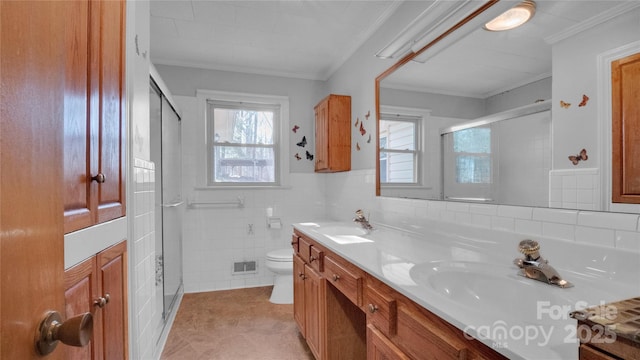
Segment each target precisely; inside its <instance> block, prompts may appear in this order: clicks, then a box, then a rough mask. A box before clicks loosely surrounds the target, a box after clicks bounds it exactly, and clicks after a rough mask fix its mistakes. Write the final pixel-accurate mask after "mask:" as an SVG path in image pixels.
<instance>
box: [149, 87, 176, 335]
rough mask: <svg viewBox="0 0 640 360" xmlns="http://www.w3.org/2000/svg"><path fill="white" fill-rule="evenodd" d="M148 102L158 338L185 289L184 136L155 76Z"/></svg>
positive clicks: (174, 112) (173, 110)
mask: <svg viewBox="0 0 640 360" xmlns="http://www.w3.org/2000/svg"><path fill="white" fill-rule="evenodd" d="M149 105H150V118H151V122H150V127H151V128H150V133H151V154H150V156H151V161H153V162H154V163H155V189H156V191H155V204H156V206H155V239H156V242H155V249H156V252H155V253H156V258H155V261H156V284H155V285H156V288H155V291H156V309H157V310H162V313H161V318H160V319H158V320H157V321H158V332H157V333H158V339H159V338H160V337H161V336H162V333H163V329H164V326H165V324H166V322H167V320H168V319H169V316H170V315H171V313H172V311H175V309H174V305H175V303H176V300H177V299H178V296H179V294H180V293H181V292H182V213H183V211H184V201H183V199H182V142H181V137H182V136H181V119H180V116H179V115H178V114H177V112H176V111H175V109H174V107H173V106H172V104H171V103H170V102H169V100H168V99H167V96H166V95H165V94H164V93H163V92H162V90H161V89H160V87H159V86H158V85H157V83H156V82H155V81H154V79H153V77H152V78H151V81H150V90H149ZM158 312H159V311H158Z"/></svg>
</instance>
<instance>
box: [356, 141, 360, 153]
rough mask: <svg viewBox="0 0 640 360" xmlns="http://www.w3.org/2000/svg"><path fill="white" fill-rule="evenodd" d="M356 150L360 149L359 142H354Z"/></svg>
mask: <svg viewBox="0 0 640 360" xmlns="http://www.w3.org/2000/svg"><path fill="white" fill-rule="evenodd" d="M356 150H358V151H360V143H357V142H356Z"/></svg>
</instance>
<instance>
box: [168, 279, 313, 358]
mask: <svg viewBox="0 0 640 360" xmlns="http://www.w3.org/2000/svg"><path fill="white" fill-rule="evenodd" d="M270 294H271V286H267V287H258V288H248V289H238V290H225V291H213V292H204V293H191V294H185V295H184V298H183V299H182V303H181V304H180V308H179V309H178V312H177V314H176V319H175V321H174V323H173V327H172V328H171V332H170V333H169V337H168V339H167V343H166V345H165V347H164V350H163V352H162V356H161V359H162V360H178V359H180V360H182V359H194V360H195V359H202V360H205V359H207V360H214V359H215V360H236V359H237V360H240V359H243V360H312V359H313V355H312V354H311V352H310V351H309V348H308V347H307V344H306V343H305V340H304V339H303V338H302V337H301V336H300V333H299V332H298V329H297V327H296V323H295V320H294V319H293V305H276V304H272V303H270V302H269V296H270Z"/></svg>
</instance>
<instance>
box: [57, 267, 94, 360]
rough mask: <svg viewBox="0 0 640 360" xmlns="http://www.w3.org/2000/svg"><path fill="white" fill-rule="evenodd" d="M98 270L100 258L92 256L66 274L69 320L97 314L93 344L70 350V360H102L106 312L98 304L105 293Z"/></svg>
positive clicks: (66, 301)
mask: <svg viewBox="0 0 640 360" xmlns="http://www.w3.org/2000/svg"><path fill="white" fill-rule="evenodd" d="M96 268H97V267H96V257H95V256H92V257H90V258H89V259H87V260H85V261H83V262H81V263H80V264H77V265H75V266H73V267H71V268H70V269H67V270H66V271H65V273H64V278H65V280H64V282H65V293H64V297H65V303H66V304H65V316H66V318H67V319H68V318H70V317H72V316H75V315H79V314H82V313H86V312H90V313H91V314H93V337H92V338H91V342H90V343H89V345H87V346H85V347H81V348H78V347H67V348H66V349H65V350H66V352H67V355H66V359H67V360H71V359H73V360H76V359H77V360H88V359H92V360H96V359H102V331H101V330H102V311H100V307H99V306H97V304H96V303H95V301H96V300H98V299H99V298H100V296H101V294H102V293H101V289H100V284H99V283H98V277H97V274H96Z"/></svg>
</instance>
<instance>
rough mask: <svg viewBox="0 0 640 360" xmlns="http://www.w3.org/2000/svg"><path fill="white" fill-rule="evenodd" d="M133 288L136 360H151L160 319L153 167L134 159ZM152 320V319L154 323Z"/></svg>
mask: <svg viewBox="0 0 640 360" xmlns="http://www.w3.org/2000/svg"><path fill="white" fill-rule="evenodd" d="M132 178H133V188H134V189H133V196H134V202H133V207H134V208H133V214H134V219H133V221H134V239H133V245H132V246H133V255H134V257H135V258H134V259H133V265H132V266H133V267H134V269H133V272H132V274H133V276H132V281H133V287H132V288H133V289H134V294H133V295H132V296H133V297H135V302H134V303H135V304H136V308H135V309H133V310H132V311H133V312H134V313H133V316H134V317H135V319H134V321H136V323H137V326H135V327H134V330H135V331H136V333H135V334H133V336H132V338H133V339H135V340H134V341H136V342H137V349H138V352H139V353H138V355H139V356H138V358H140V359H151V358H153V352H154V350H155V342H154V338H155V331H156V328H157V326H158V324H157V323H156V322H157V320H158V319H160V316H157V312H158V311H161V309H156V305H155V304H156V301H155V268H154V259H155V231H154V205H155V196H154V194H155V165H154V163H153V162H150V161H145V160H142V159H137V158H135V159H134V165H133V176H132ZM154 319H155V320H154Z"/></svg>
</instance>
